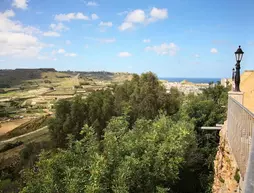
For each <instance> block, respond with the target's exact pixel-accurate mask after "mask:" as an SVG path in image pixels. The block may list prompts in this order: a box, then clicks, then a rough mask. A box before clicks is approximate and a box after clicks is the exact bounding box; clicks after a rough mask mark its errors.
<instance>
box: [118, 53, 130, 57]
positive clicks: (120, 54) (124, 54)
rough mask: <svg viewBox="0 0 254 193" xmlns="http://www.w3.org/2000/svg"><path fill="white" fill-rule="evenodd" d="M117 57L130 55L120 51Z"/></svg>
mask: <svg viewBox="0 0 254 193" xmlns="http://www.w3.org/2000/svg"><path fill="white" fill-rule="evenodd" d="M118 56H119V57H130V56H132V55H131V54H130V53H129V52H120V53H119V54H118Z"/></svg>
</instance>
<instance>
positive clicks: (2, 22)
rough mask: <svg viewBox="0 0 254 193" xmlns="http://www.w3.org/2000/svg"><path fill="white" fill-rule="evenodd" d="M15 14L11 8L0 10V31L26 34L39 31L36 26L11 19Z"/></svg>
mask: <svg viewBox="0 0 254 193" xmlns="http://www.w3.org/2000/svg"><path fill="white" fill-rule="evenodd" d="M14 16H15V13H14V11H13V10H6V11H5V12H3V13H1V12H0V31H2V32H23V33H28V34H35V33H41V31H40V30H39V29H38V28H35V27H32V26H23V25H22V23H21V22H19V21H13V20H11V18H12V17H14Z"/></svg>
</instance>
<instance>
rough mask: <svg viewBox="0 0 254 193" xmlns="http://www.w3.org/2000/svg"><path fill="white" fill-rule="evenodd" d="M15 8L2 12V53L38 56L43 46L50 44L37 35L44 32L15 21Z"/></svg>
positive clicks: (0, 40)
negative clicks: (41, 40)
mask: <svg viewBox="0 0 254 193" xmlns="http://www.w3.org/2000/svg"><path fill="white" fill-rule="evenodd" d="M13 17H15V13H14V11H13V10H6V11H4V12H0V55H1V56H18V57H38V56H39V55H40V52H41V50H42V49H43V48H45V47H48V46H49V45H47V44H44V43H42V42H40V41H39V39H38V38H37V37H36V35H38V34H42V32H41V31H40V30H39V29H38V28H35V27H33V26H24V25H23V24H22V23H21V22H19V21H14V20H12V18H13Z"/></svg>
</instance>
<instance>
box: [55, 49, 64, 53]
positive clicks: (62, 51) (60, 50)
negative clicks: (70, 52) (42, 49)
mask: <svg viewBox="0 0 254 193" xmlns="http://www.w3.org/2000/svg"><path fill="white" fill-rule="evenodd" d="M57 53H58V54H64V53H65V50H64V49H62V48H61V49H59V50H58V51H57Z"/></svg>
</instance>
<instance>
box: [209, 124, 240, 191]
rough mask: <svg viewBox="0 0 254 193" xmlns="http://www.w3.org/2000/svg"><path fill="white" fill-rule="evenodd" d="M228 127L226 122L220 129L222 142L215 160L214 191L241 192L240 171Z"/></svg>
mask: <svg viewBox="0 0 254 193" xmlns="http://www.w3.org/2000/svg"><path fill="white" fill-rule="evenodd" d="M226 127H227V124H226V122H225V123H224V126H223V127H222V129H221V131H220V144H219V147H218V151H217V155H216V158H215V160H214V171H215V174H214V184H213V193H233V192H239V193H240V192H241V188H240V185H239V182H240V181H241V180H240V172H239V170H238V168H237V164H236V161H235V160H234V157H233V154H232V153H231V150H230V147H229V144H228V141H227V138H226Z"/></svg>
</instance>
